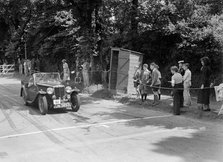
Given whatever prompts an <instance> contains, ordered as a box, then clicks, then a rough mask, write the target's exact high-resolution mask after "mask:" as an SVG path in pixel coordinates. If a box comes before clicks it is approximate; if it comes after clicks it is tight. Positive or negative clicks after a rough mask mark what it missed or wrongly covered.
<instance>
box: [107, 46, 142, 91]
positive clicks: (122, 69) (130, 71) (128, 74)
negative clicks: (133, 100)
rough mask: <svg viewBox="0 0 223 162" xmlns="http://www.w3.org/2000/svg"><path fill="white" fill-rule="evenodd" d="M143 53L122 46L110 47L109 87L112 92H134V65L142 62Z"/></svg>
mask: <svg viewBox="0 0 223 162" xmlns="http://www.w3.org/2000/svg"><path fill="white" fill-rule="evenodd" d="M142 61H143V54H142V53H139V52H135V51H131V50H127V49H123V48H111V60H110V77H109V88H110V90H112V91H113V92H122V93H128V94H134V93H136V92H135V89H134V85H133V76H134V73H135V69H134V67H135V66H139V64H142Z"/></svg>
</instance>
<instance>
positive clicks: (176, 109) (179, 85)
mask: <svg viewBox="0 0 223 162" xmlns="http://www.w3.org/2000/svg"><path fill="white" fill-rule="evenodd" d="M170 71H171V73H172V74H173V76H172V78H171V85H172V87H173V114H174V115H180V108H181V105H180V104H181V99H182V98H183V90H182V89H183V77H182V75H181V74H180V73H179V72H178V71H179V70H178V68H177V67H176V66H172V67H171V68H170Z"/></svg>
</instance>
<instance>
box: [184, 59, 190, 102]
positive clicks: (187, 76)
mask: <svg viewBox="0 0 223 162" xmlns="http://www.w3.org/2000/svg"><path fill="white" fill-rule="evenodd" d="M183 69H184V70H185V73H184V76H183V82H184V83H183V85H184V92H183V94H184V106H190V105H191V97H190V86H191V71H190V70H189V63H185V64H184V65H183Z"/></svg>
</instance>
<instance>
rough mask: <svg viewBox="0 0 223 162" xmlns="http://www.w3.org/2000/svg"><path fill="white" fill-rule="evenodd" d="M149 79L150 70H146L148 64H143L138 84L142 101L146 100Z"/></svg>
mask: <svg viewBox="0 0 223 162" xmlns="http://www.w3.org/2000/svg"><path fill="white" fill-rule="evenodd" d="M149 80H150V71H149V70H148V64H143V71H142V75H141V80H140V85H139V90H140V94H141V99H142V102H144V101H146V99H147V94H148V89H149V87H148V83H149Z"/></svg>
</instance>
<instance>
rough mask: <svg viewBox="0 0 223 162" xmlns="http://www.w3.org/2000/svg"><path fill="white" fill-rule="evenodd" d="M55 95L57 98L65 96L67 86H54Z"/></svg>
mask: <svg viewBox="0 0 223 162" xmlns="http://www.w3.org/2000/svg"><path fill="white" fill-rule="evenodd" d="M54 92H55V96H56V98H57V99H59V98H63V96H64V95H65V88H64V87H55V88H54Z"/></svg>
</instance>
